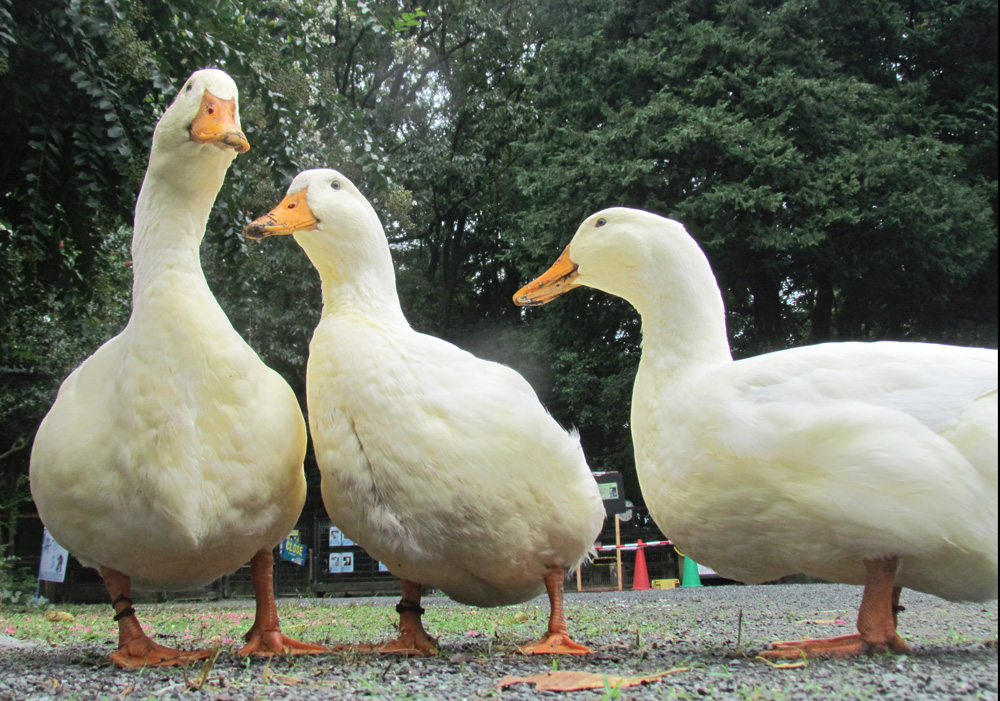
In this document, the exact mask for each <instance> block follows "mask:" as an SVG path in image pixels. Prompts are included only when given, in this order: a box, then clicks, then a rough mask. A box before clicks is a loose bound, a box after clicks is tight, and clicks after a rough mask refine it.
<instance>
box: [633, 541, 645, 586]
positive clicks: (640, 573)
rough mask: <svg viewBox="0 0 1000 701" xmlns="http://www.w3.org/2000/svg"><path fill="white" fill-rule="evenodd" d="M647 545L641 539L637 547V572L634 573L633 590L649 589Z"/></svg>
mask: <svg viewBox="0 0 1000 701" xmlns="http://www.w3.org/2000/svg"><path fill="white" fill-rule="evenodd" d="M645 550H646V546H645V545H644V544H643V542H642V541H641V540H640V541H639V547H637V548H636V549H635V573H634V574H633V575H632V591H639V590H641V589H649V572H647V571H646V553H645V552H644V551H645Z"/></svg>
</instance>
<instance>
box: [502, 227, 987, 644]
mask: <svg viewBox="0 0 1000 701" xmlns="http://www.w3.org/2000/svg"><path fill="white" fill-rule="evenodd" d="M580 285H585V286H588V287H592V288H595V289H598V290H602V291H604V292H607V293H609V294H613V295H616V296H618V297H621V298H623V299H625V300H626V301H628V302H629V303H631V304H632V305H633V306H634V307H635V308H636V310H637V311H638V312H639V314H640V316H641V318H642V332H643V342H642V359H641V361H640V363H639V370H638V373H637V375H636V379H635V387H634V389H633V395H632V437H633V442H634V444H635V457H636V469H637V471H638V475H639V481H640V485H641V487H642V492H643V496H644V497H645V500H646V505H647V506H648V507H649V510H650V513H651V514H652V516H653V518H654V519H655V520H656V523H657V524H658V525H659V527H660V528H661V529H662V530H663V532H664V533H665V534H666V535H667V536H668V537H670V538H671V539H673V540H674V542H676V543H677V545H678V547H679V548H681V549H682V550H683V551H684V552H685V553H686V554H688V555H690V556H691V557H693V558H694V559H695V560H697V561H698V562H703V563H705V564H706V565H709V566H711V567H713V568H714V569H715V570H716V571H717V572H719V573H720V574H722V575H724V576H726V577H730V578H733V579H737V580H740V581H744V582H751V583H754V582H763V581H767V580H773V579H776V578H778V577H781V576H783V575H788V574H793V573H798V572H805V573H808V574H811V575H815V576H817V577H821V578H823V579H826V580H832V581H837V582H846V583H851V584H864V587H865V588H864V594H863V598H862V602H861V608H860V612H859V616H858V631H859V632H858V634H857V635H851V636H842V637H839V638H833V639H829V640H815V639H814V640H803V641H792V642H785V643H776V644H775V646H774V649H773V650H769V651H767V652H766V653H765V655H766V656H770V657H798V656H800V655H802V654H805V655H808V656H823V655H829V656H847V655H852V654H858V653H860V652H863V651H868V650H876V651H881V650H886V649H889V650H893V651H897V652H903V651H906V650H908V649H909V648H908V647H907V645H906V643H905V642H903V640H902V639H901V638H900V637H899V636H898V635H897V634H896V620H895V619H896V611H898V610H899V603H898V602H899V593H900V589H901V588H902V587H909V588H911V589H917V590H919V591H923V592H928V593H931V594H936V595H938V596H941V597H944V598H946V599H951V600H971V601H984V600H987V599H995V598H996V596H997V351H995V350H985V349H975V348H958V347H953V346H942V345H932V344H925V343H889V342H883V343H827V344H822V345H816V346H810V347H805V348H795V349H791V350H785V351H780V352H776V353H769V354H766V355H762V356H758V357H755V358H750V359H746V360H741V361H738V362H734V361H733V360H732V356H731V354H730V350H729V343H728V340H727V336H726V326H725V313H724V309H723V303H722V295H721V294H720V292H719V288H718V285H717V283H716V281H715V277H714V276H713V274H712V271H711V269H710V267H709V264H708V260H707V259H706V258H705V256H704V254H703V253H702V251H701V249H700V248H699V247H698V245H697V244H696V243H695V241H694V240H693V239H692V238H691V237H690V236H689V235H688V234H687V232H686V231H685V230H684V227H683V226H682V225H681V224H679V223H678V222H675V221H671V220H669V219H664V218H662V217H659V216H656V215H654V214H650V213H648V212H642V211H638V210H633V209H624V208H614V209H607V210H604V211H601V212H598V213H597V214H594V215H593V216H591V217H590V218H588V219H586V220H585V221H584V222H583V224H581V225H580V228H579V229H578V230H577V232H576V235H575V236H574V237H573V239H572V241H571V242H570V244H569V246H567V247H566V250H565V251H564V252H563V254H562V256H560V258H559V260H558V261H556V263H555V264H554V265H553V266H552V267H551V268H550V269H549V270H548V271H547V272H546V273H545V274H543V275H542V276H541V277H539V278H538V279H537V280H535V281H534V282H532V283H529V284H528V285H526V286H525V287H524V288H522V289H521V290H520V291H519V292H518V293H517V295H515V297H514V300H515V302H516V303H517V304H519V305H523V306H527V305H537V304H544V303H545V302H548V301H550V300H551V299H554V298H555V297H557V296H559V295H561V294H563V293H565V292H567V291H569V290H570V289H573V288H574V287H577V286H580ZM959 572H960V573H961V574H960V576H956V573H959Z"/></svg>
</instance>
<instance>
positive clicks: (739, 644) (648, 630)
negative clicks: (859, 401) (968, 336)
mask: <svg viewBox="0 0 1000 701" xmlns="http://www.w3.org/2000/svg"><path fill="white" fill-rule="evenodd" d="M860 593H861V592H860V588H859V587H848V586H842V585H832V584H804V585H797V584H789V585H773V586H745V587H744V586H725V587H701V588H687V589H677V590H665V591H655V590H654V591H645V592H607V593H584V594H576V593H572V594H568V595H567V614H568V618H569V626H570V633H571V634H572V635H573V637H574V638H575V639H576V640H577V641H579V642H583V643H586V644H588V645H590V646H591V647H592V648H593V650H594V654H592V655H589V656H586V657H571V656H562V657H559V658H558V659H557V660H553V659H552V658H551V657H546V656H534V657H525V656H523V655H520V654H518V653H517V652H516V651H515V649H514V646H515V645H516V644H519V643H524V642H528V640H527V639H523V640H522V639H520V637H521V636H523V635H524V630H526V629H527V628H526V627H525V626H524V625H519V626H516V628H517V632H516V633H515V634H514V635H511V634H510V633H509V632H505V631H504V630H503V628H504V626H503V625H502V623H503V621H510V620H512V617H513V620H518V619H519V620H522V621H524V620H529V619H530V621H531V625H530V628H531V629H532V630H534V629H535V628H537V629H538V630H537V631H535V632H536V633H540V632H541V629H542V628H543V627H544V621H545V619H546V617H547V612H548V604H547V600H546V599H545V598H544V597H540V598H538V599H535V600H534V601H531V602H529V603H527V604H522V605H521V606H518V607H508V608H506V609H497V611H498V612H500V613H498V615H497V616H496V619H495V620H496V621H497V626H496V630H493V631H489V632H488V633H483V632H475V633H473V632H468V633H466V634H464V635H462V634H448V635H444V636H442V637H441V639H440V640H439V646H440V655H439V656H438V657H436V658H410V659H402V658H385V657H375V656H363V655H358V654H342V655H331V656H323V657H297V658H294V659H293V660H290V661H289V660H284V659H274V660H271V661H268V660H265V659H253V660H250V661H246V660H241V659H239V658H237V657H236V656H234V655H231V654H224V655H223V656H221V657H220V658H219V660H218V662H217V664H216V665H215V667H214V668H213V669H212V671H211V673H210V675H209V678H208V681H207V682H206V683H205V684H204V685H203V686H202V687H201V688H200V689H191V688H190V687H189V686H188V684H186V683H185V674H184V672H183V670H179V669H165V670H163V669H146V670H138V671H122V670H117V669H114V668H112V667H110V666H108V664H107V663H106V661H105V660H106V656H107V653H108V652H109V651H110V648H109V646H108V645H107V644H106V643H104V642H102V643H100V644H98V643H94V644H93V645H77V646H66V647H52V646H50V645H48V644H47V643H45V642H42V641H36V642H28V643H26V644H23V645H22V646H17V645H15V644H13V643H14V641H12V640H10V639H7V640H6V643H7V644H4V643H3V641H0V701H7V700H8V699H12V700H13V699H16V700H17V701H22V700H33V699H81V700H83V699H128V700H131V699H186V700H191V699H193V700H196V701H201V700H202V699H204V700H205V701H228V700H232V701H237V700H243V699H297V700H298V699H301V700H305V701H309V700H312V699H358V698H400V699H404V698H405V699H447V700H453V699H470V698H471V699H476V698H492V699H500V700H503V701H519V700H521V699H540V698H541V699H545V698H549V699H554V698H567V699H574V701H575V700H576V699H581V700H583V699H587V700H589V699H614V698H621V699H674V698H679V699H700V698H706V699H776V700H785V699H788V700H791V699H868V698H878V699H884V700H892V699H906V700H910V699H928V700H930V699H933V700H935V701H938V700H941V699H996V698H997V647H996V637H997V602H996V601H993V602H989V603H987V604H953V603H949V602H946V601H943V600H941V599H938V598H935V597H932V596H927V595H923V594H917V593H914V592H909V591H907V592H904V594H903V602H902V603H903V604H904V605H905V606H906V611H905V612H904V613H902V614H901V615H900V632H901V634H902V635H903V637H904V638H905V639H906V640H907V641H908V642H909V643H910V644H911V645H912V646H913V648H914V652H913V654H912V655H908V656H896V655H885V656H878V657H865V658H861V659H853V660H840V661H837V660H833V661H828V660H823V661H810V662H809V663H807V664H805V665H804V666H798V667H793V668H776V667H772V666H770V665H768V664H767V663H765V662H763V661H760V660H757V659H755V658H754V654H755V652H757V651H759V650H760V649H762V648H763V647H764V646H765V645H766V644H767V642H769V641H771V640H776V639H782V638H784V639H798V638H803V637H810V636H812V637H828V636H831V635H840V634H845V633H850V632H853V630H854V626H853V621H854V618H855V615H856V607H857V604H858V602H859V601H860ZM244 603H245V605H246V606H252V602H239V603H234V602H223V604H222V605H224V606H234V605H240V606H242V605H243V604H244ZM289 603H294V604H295V605H301V606H303V607H307V608H309V610H311V611H315V615H316V616H324V615H337V616H343V617H349V616H350V610H349V609H348V610H347V611H339V612H336V613H335V612H333V611H331V609H336V608H338V607H344V606H348V607H349V606H351V605H352V604H357V603H365V604H372V603H376V604H380V605H384V606H385V607H386V610H387V612H390V613H391V611H392V607H393V606H394V605H395V603H396V599H395V598H382V597H380V598H374V599H308V600H307V599H303V600H295V601H294V602H289ZM423 603H424V606H425V607H426V609H427V614H426V615H425V617H424V618H425V623H426V626H427V628H428V631H429V632H430V633H431V634H435V611H437V610H443V608H444V607H452V606H458V604H455V603H453V602H451V601H449V600H448V599H445V598H442V597H436V596H428V597H425V598H424V602H423ZM213 605H215V604H212V603H201V604H184V605H183V606H190V607H191V609H192V611H197V610H198V609H199V607H207V606H213ZM741 612H742V614H741ZM741 615H742V626H740V624H739V621H740V617H741ZM508 627H510V626H508ZM316 642H319V641H316ZM357 642H371V641H357ZM554 666H556V667H557V668H558V670H559V671H580V672H591V673H597V674H607V675H619V676H644V675H650V674H656V673H658V672H667V671H670V670H675V669H680V668H684V669H685V671H677V672H676V673H673V674H669V675H667V676H665V677H663V678H662V679H661V680H660V681H656V682H653V683H650V684H647V685H643V686H634V687H629V688H624V689H620V690H611V691H606V690H596V691H574V692H552V691H538V690H536V689H535V688H534V687H533V686H530V685H527V684H517V685H514V686H510V687H507V688H505V689H500V688H499V687H498V683H499V682H500V680H501V679H503V678H504V677H505V676H507V675H515V676H526V675H531V674H539V673H544V672H550V671H552V670H553V667H554ZM190 676H194V672H192V673H191V674H190ZM619 694H620V695H619Z"/></svg>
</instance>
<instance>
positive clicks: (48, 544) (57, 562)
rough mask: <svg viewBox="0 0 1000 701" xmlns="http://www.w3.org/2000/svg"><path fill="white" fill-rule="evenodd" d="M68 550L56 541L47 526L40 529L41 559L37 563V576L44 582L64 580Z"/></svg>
mask: <svg viewBox="0 0 1000 701" xmlns="http://www.w3.org/2000/svg"><path fill="white" fill-rule="evenodd" d="M68 562H69V552H68V551H67V550H66V548H64V547H63V546H61V545H59V543H57V542H56V539H55V538H53V537H52V535H51V534H50V533H49V529H48V528H44V529H43V531H42V561H41V563H39V565H38V578H39V579H41V580H43V581H46V582H60V583H62V582H65V581H66V565H67V564H68Z"/></svg>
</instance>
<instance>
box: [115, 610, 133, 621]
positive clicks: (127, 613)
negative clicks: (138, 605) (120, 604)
mask: <svg viewBox="0 0 1000 701" xmlns="http://www.w3.org/2000/svg"><path fill="white" fill-rule="evenodd" d="M134 615H135V609H134V608H132V607H131V606H129V607H128V608H123V609H122V610H121V611H120V612H118V613H116V614H115V617H114V620H115V623H117V622H118V621H120V620H121V619H123V618H128V617H129V616H134Z"/></svg>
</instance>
